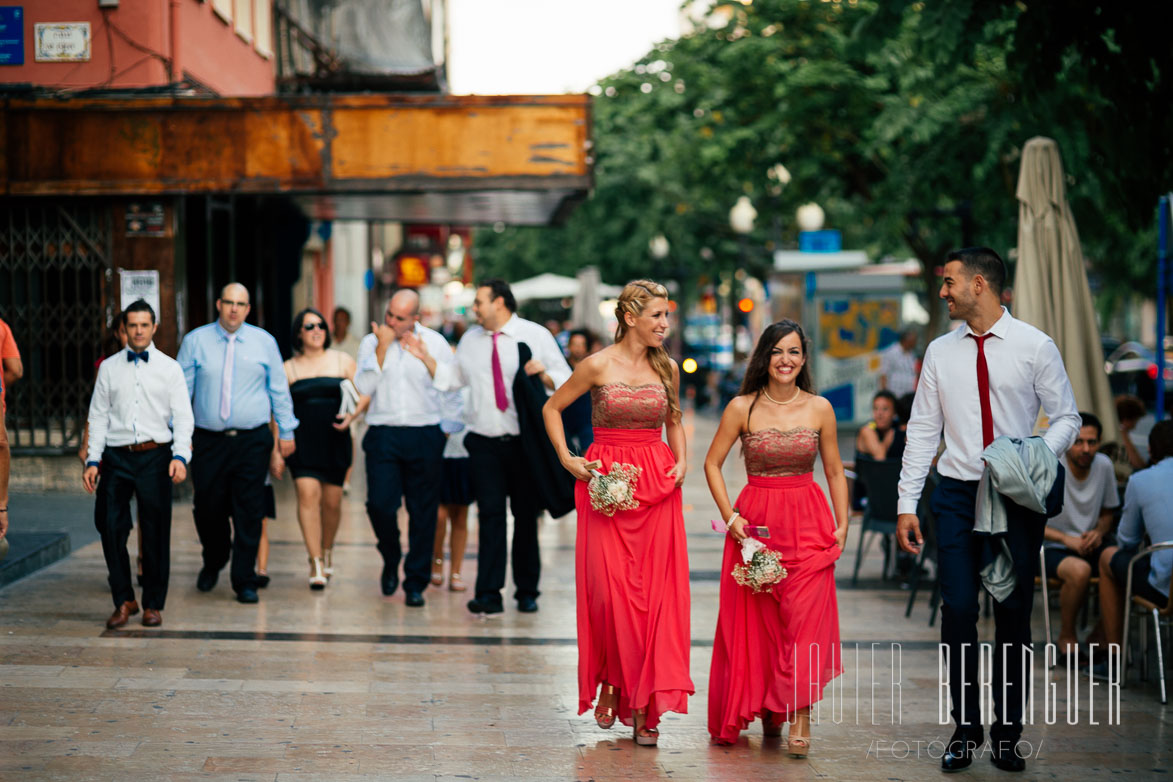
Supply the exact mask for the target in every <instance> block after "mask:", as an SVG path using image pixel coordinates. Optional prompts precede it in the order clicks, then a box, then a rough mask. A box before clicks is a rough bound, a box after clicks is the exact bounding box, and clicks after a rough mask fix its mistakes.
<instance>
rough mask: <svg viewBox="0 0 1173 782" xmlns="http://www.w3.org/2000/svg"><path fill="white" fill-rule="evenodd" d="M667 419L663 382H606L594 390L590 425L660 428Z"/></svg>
mask: <svg viewBox="0 0 1173 782" xmlns="http://www.w3.org/2000/svg"><path fill="white" fill-rule="evenodd" d="M667 417H668V395H667V392H665V391H664V384H663V383H645V384H644V385H641V386H629V385H628V384H627V383H607V384H606V385H603V386H596V387H595V388H592V389H591V425H592V426H598V427H602V428H605V429H659V428H660V427H661V426H663V425H664V421H665V419H666V418H667Z"/></svg>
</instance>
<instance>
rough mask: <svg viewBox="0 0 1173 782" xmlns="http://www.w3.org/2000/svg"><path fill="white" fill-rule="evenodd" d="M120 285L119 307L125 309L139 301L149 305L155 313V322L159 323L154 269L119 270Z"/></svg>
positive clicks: (156, 283)
mask: <svg viewBox="0 0 1173 782" xmlns="http://www.w3.org/2000/svg"><path fill="white" fill-rule="evenodd" d="M118 271H119V276H120V277H121V284H122V298H121V301H120V304H119V306H121V307H122V309H124V310H125V309H126V308H127V307H129V306H130V305H131V304H134V303H135V302H136V301H138V300H139V299H142V300H143V301H145V302H146V303H147V304H150V305H151V309H153V310H154V311H155V322H156V323H158V322H159V318H160V317H161V316H160V314H159V272H158V270H156V269H149V270H147V271H130V270H129V269H119V270H118Z"/></svg>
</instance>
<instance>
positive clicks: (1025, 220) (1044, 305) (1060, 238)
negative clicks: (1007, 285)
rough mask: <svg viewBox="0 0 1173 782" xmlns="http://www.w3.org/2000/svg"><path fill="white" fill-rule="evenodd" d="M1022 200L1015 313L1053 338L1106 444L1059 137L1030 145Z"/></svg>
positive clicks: (1099, 371) (1112, 423)
mask: <svg viewBox="0 0 1173 782" xmlns="http://www.w3.org/2000/svg"><path fill="white" fill-rule="evenodd" d="M1017 197H1018V267H1017V271H1016V272H1015V281H1014V316H1015V317H1016V318H1018V319H1020V320H1023V321H1026V322H1027V323H1029V324H1031V325H1032V326H1035V327H1036V328H1039V329H1042V330H1043V331H1044V332H1045V333H1046V334H1047V335H1049V336H1050V337H1051V339H1053V340H1054V341H1055V344H1056V345H1057V346H1058V347H1059V352H1060V353H1061V354H1062V355H1063V364H1064V366H1066V368H1067V375H1068V377H1070V378H1071V387H1072V389H1073V390H1074V391H1075V402H1076V404H1078V405H1079V409H1080V410H1083V411H1085V412H1091V413H1095V414H1096V416H1097V417H1098V418H1099V419H1100V421H1101V422H1102V423H1103V425H1104V435H1103V438H1102V440H1103V441H1104V442H1108V441H1113V440H1114V441H1119V427H1118V426H1117V423H1116V406H1115V404H1114V403H1113V401H1112V394H1111V391H1110V390H1109V387H1108V376H1107V375H1106V374H1105V373H1104V356H1103V349H1102V348H1101V346H1100V329H1099V327H1098V326H1097V325H1096V313H1095V309H1094V307H1093V306H1092V294H1091V290H1090V289H1089V288H1088V283H1087V271H1086V269H1085V266H1084V260H1083V250H1082V249H1081V248H1080V245H1079V233H1078V231H1076V229H1075V219H1074V218H1073V217H1072V215H1071V207H1070V206H1069V205H1068V203H1067V188H1066V185H1065V184H1064V174H1063V163H1062V161H1061V160H1060V159H1059V146H1058V144H1056V143H1055V140H1054V139H1050V138H1045V137H1043V136H1036V137H1035V138H1032V139H1031V140H1030V141H1028V142H1026V148H1025V149H1024V150H1023V153H1022V164H1021V166H1020V168H1019V171H1018V192H1017Z"/></svg>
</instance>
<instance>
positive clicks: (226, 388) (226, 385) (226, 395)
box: [220, 334, 236, 423]
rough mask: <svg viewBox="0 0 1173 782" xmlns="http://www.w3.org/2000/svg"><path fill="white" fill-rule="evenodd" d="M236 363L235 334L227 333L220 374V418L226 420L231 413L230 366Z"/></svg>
mask: <svg viewBox="0 0 1173 782" xmlns="http://www.w3.org/2000/svg"><path fill="white" fill-rule="evenodd" d="M235 363H236V335H235V334H229V335H228V347H227V348H226V349H225V350H224V369H223V374H221V376H220V420H221V421H224V422H225V423H227V422H228V419H229V417H231V415H232V367H233V366H234V365H235Z"/></svg>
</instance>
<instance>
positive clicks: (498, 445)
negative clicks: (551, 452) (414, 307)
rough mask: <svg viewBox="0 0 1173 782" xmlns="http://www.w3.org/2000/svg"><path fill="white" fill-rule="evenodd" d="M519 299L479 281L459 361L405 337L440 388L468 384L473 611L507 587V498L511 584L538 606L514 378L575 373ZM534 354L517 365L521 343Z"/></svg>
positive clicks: (524, 604) (551, 378) (491, 607)
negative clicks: (444, 359) (521, 310)
mask: <svg viewBox="0 0 1173 782" xmlns="http://www.w3.org/2000/svg"><path fill="white" fill-rule="evenodd" d="M516 310H517V301H516V299H514V297H513V291H512V290H510V288H509V284H508V283H506V282H505V281H504V280H498V279H489V280H484V281H483V282H481V283H480V285H479V286H478V287H477V295H476V300H475V301H474V302H473V311H474V313H475V314H476V317H477V322H478V323H479V325H478V326H473V327H472V328H470V329H469V330H468V331H467V332H465V334H464V336H463V337H462V338H461V340H460V344H459V345H457V347H456V362H455V363H454V364H448V365H445V364H439V365H437V363H436V359H435V358H433V357H432V356H431V355H429V354H428V351H427V350H423V349H421V343H420V342H419V341H418V340H413V341H411V342H409V341H408V340H405V341H404V343H405V345H406V346H407V347H408V349H409V350H413V351H414V352H415V354H416V355H417V356H419V357H420V359H421V360H422V361H423V362H424V363H425V364H426V365H427V367H428V371H429V372H431V373H432V376H433V377H434V382H435V385H436V388H439V389H441V390H444V391H452V390H456V389H458V388H461V387H463V386H466V385H467V386H468V387H469V405H468V407H467V408H466V410H465V419H466V422H467V424H468V434H467V435H466V436H465V438H464V447H465V448H466V449H468V454H469V459H470V462H469V466H470V468H471V470H472V483H473V495H474V496H475V497H476V502H477V531H478V532H477V541H478V549H477V582H476V596H475V597H474V598H473V599H472V600H470V601H469V602H468V609H469V610H470V611H472V612H473V613H474V614H499V613H501V611H502V610H503V607H502V601H501V590H502V588H504V586H505V565H506V561H507V557H506V552H505V540H506V528H505V521H506V513H505V502H506V498H508V501H509V509H510V511H512V513H513V552H512V555H513V583H514V585H515V586H516V587H517V590H516V592H515V594H514V597H515V598H516V599H517V609H518V610H519V611H522V612H525V613H532V612H534V611H537V610H538V594H539V592H538V580H539V578H540V577H541V572H542V562H541V557H540V554H539V551H538V515H539V512H540V511H539V501H538V500H537V498H536V496H535V495H536V491H535V489H534V487H533V476H531V475H529V474H528V468H527V466H526V461H525V455H524V453H523V451H522V446H521V441H520V439H519V438H518V435H519V434H520V432H521V428H520V426H519V425H518V419H517V407H516V405H515V404H514V400H513V380H514V377H515V376H516V375H517V373H518V371H519V370H520V371H524V372H525V373H526V374H527V375H537V376H538V377H539V378H540V379H541V381H542V383H543V384H544V385H545V386H546V388H547V389H549V390H551V391H553V390H554V389H556V388H557V387H558V386H560V385H562V384H563V383H565V382H566V381H567V380H568V379H569V378H570V366H569V365H567V363H566V358H565V357H564V356H563V355H562V349H561V348H559V347H558V342H557V341H556V340H555V339H554V335H552V334H551V333H550V332H549V331H548V330H547V329H546V328H545V327H543V326H541V325H539V324H537V323H534V322H533V321H530V320H525V319H523V318H519V317H517V315H516V314H515V313H516ZM522 342H524V343H525V344H526V345H528V346H529V349H530V352H531V353H532V355H533V358H531V359H530V360H529V361H528V362H527V363H526V365H525V366H524V367H519V366H518V365H519V363H520V356H519V354H518V345H519V343H522Z"/></svg>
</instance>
